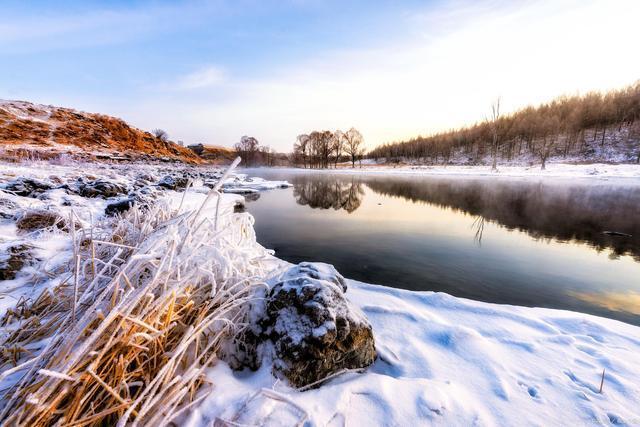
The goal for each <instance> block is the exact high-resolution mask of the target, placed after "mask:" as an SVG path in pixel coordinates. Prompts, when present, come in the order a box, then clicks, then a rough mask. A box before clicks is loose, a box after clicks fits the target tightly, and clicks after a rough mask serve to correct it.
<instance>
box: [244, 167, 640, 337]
mask: <svg viewBox="0 0 640 427" xmlns="http://www.w3.org/2000/svg"><path fill="white" fill-rule="evenodd" d="M250 173H251V174H252V175H257V176H262V177H264V178H268V179H286V180H288V181H289V182H291V183H292V184H294V187H293V188H289V189H286V190H275V191H270V192H264V193H262V194H260V197H259V198H258V199H257V200H255V201H252V202H250V203H248V204H247V209H248V211H249V212H251V213H252V214H253V215H254V216H255V218H256V233H257V236H258V241H259V242H260V243H261V244H262V245H264V246H266V247H268V248H271V249H275V251H276V255H277V256H278V257H280V258H283V259H285V260H287V261H290V262H293V263H297V262H300V261H322V262H327V263H331V264H333V265H335V266H336V268H337V269H338V270H339V271H340V272H341V273H342V274H343V275H344V276H346V277H349V278H352V279H356V280H361V281H364V282H369V283H377V284H382V285H387V286H393V287H399V288H405V289H411V290H420V291H427V290H428V291H443V292H447V293H449V294H452V295H455V296H459V297H465V298H471V299H476V300H481V301H488V302H495V303H501V304H516V305H525V306H535V307H551V308H561V309H569V310H575V311H581V312H586V313H592V314H596V315H601V316H606V317H611V318H615V319H619V320H622V321H625V322H629V323H634V324H638V325H640V182H638V181H637V180H635V181H632V180H626V181H625V180H616V181H600V180H599V181H585V180H582V181H581V180H575V179H573V180H566V179H565V180H556V181H553V182H549V181H548V180H545V181H525V180H519V179H509V178H492V177H487V178H477V179H469V178H441V177H398V176H395V177H394V176H385V177H381V176H348V175H340V174H337V175H329V174H324V173H322V174H319V173H312V172H308V173H303V172H285V171H277V170H252V171H250ZM603 231H615V232H619V233H624V234H627V235H631V237H629V236H626V235H616V236H612V235H608V234H604V233H603Z"/></svg>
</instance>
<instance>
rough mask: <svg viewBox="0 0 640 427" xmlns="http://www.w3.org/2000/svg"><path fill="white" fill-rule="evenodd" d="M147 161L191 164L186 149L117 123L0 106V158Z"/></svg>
mask: <svg viewBox="0 0 640 427" xmlns="http://www.w3.org/2000/svg"><path fill="white" fill-rule="evenodd" d="M61 154H65V155H69V156H73V157H76V158H83V159H95V158H115V159H118V160H127V159H128V160H132V159H141V158H143V157H144V156H147V157H149V158H151V159H164V160H181V161H186V162H196V161H197V159H198V158H197V156H195V155H194V154H193V152H192V151H191V150H189V149H187V148H184V147H182V146H179V145H177V144H174V143H172V142H170V141H164V140H162V139H160V138H156V137H154V136H153V135H152V134H150V133H149V132H145V131H142V130H140V129H136V128H134V127H132V126H129V125H128V124H127V123H125V122H124V121H123V120H121V119H118V118H115V117H110V116H107V115H103V114H94V113H85V112H82V111H77V110H73V109H70V108H61V107H54V106H51V105H41V104H34V103H31V102H26V101H7V100H0V158H1V159H10V158H18V159H20V158H44V159H50V158H55V157H57V156H60V155H61Z"/></svg>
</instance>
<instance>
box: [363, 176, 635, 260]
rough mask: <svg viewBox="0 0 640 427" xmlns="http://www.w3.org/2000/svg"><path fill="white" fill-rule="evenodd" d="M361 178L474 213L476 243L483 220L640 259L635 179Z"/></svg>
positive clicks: (392, 192) (387, 191) (388, 190)
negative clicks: (621, 182)
mask: <svg viewBox="0 0 640 427" xmlns="http://www.w3.org/2000/svg"><path fill="white" fill-rule="evenodd" d="M364 182H365V183H366V186H367V187H368V188H370V189H371V190H373V191H374V192H376V193H378V194H382V195H386V196H391V197H399V198H403V199H406V200H410V201H413V202H424V203H429V204H432V205H435V206H440V207H446V208H449V209H453V210H456V211H462V212H465V213H467V214H470V215H473V216H475V217H476V220H475V222H474V224H473V227H472V229H473V231H474V233H475V236H474V240H475V241H476V242H477V243H478V244H480V243H481V240H482V234H483V231H484V221H485V220H487V221H491V222H493V223H497V224H500V225H501V226H503V227H505V228H507V229H509V230H514V229H516V230H520V231H523V232H525V233H527V234H529V235H530V236H532V237H534V238H536V239H555V240H558V241H564V242H566V241H579V242H586V243H589V244H590V245H591V246H592V247H594V248H595V249H596V250H598V251H601V250H603V249H607V248H608V249H611V250H612V253H611V257H612V258H616V257H618V256H620V255H625V254H630V255H632V256H634V258H635V259H636V260H638V261H640V215H638V213H639V212H640V210H639V209H640V186H638V185H627V186H624V185H614V184H607V183H601V182H596V183H573V182H572V183H568V182H566V181H565V182H553V181H549V182H539V181H537V182H530V181H517V180H510V181H506V180H494V179H462V178H460V179H444V178H430V179H420V180H419V179H406V178H390V177H384V178H369V179H366V180H365V181H364ZM480 218H481V219H480ZM605 231H615V232H619V233H622V234H618V235H608V234H606V233H604V232H605Z"/></svg>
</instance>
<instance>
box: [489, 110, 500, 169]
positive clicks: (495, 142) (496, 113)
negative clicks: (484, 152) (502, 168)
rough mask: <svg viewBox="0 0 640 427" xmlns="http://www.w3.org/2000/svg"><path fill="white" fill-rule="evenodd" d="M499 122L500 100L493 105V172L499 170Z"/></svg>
mask: <svg viewBox="0 0 640 427" xmlns="http://www.w3.org/2000/svg"><path fill="white" fill-rule="evenodd" d="M498 120H500V98H497V99H496V100H495V101H493V103H492V104H491V122H490V123H491V137H492V144H491V158H492V161H491V170H492V171H494V172H496V171H497V170H498Z"/></svg>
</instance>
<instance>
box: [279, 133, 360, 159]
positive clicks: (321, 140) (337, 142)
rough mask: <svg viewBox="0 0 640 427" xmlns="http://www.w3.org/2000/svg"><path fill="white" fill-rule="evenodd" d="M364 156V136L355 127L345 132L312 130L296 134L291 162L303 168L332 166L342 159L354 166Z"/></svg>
mask: <svg viewBox="0 0 640 427" xmlns="http://www.w3.org/2000/svg"><path fill="white" fill-rule="evenodd" d="M363 156H364V138H363V137H362V134H361V133H360V132H359V131H358V130H357V129H355V128H351V129H349V130H348V131H346V132H343V131H341V130H337V131H335V132H332V131H329V130H324V131H313V132H311V133H309V134H302V135H298V137H297V138H296V142H295V144H294V145H293V153H292V155H291V162H292V163H293V164H295V165H301V166H302V167H304V168H307V167H308V168H330V167H331V165H333V167H334V168H336V167H337V166H338V163H339V162H341V161H342V160H344V159H348V160H349V161H351V166H352V167H355V164H356V160H361V159H362V157H363Z"/></svg>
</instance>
